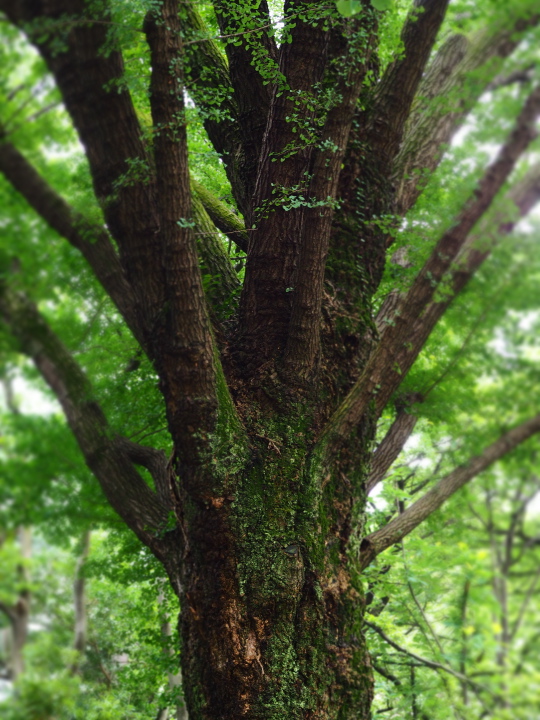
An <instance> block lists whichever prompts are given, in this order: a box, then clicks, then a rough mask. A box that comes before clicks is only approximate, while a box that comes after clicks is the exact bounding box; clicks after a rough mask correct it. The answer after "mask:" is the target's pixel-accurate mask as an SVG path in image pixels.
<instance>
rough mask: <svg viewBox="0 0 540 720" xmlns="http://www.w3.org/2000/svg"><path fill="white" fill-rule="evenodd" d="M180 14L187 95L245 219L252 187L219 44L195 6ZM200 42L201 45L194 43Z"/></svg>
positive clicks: (184, 7)
mask: <svg viewBox="0 0 540 720" xmlns="http://www.w3.org/2000/svg"><path fill="white" fill-rule="evenodd" d="M180 12H181V15H180V17H181V21H182V29H183V31H184V37H185V52H186V58H187V60H188V65H189V70H188V77H187V80H188V92H189V94H190V96H191V97H193V100H194V101H195V104H196V106H197V108H198V110H199V112H200V115H201V119H202V121H203V125H204V128H205V130H206V132H207V133H208V137H209V139H210V142H211V143H212V145H213V147H214V149H215V151H216V152H217V153H218V154H219V155H220V156H221V157H222V158H223V162H224V164H225V171H226V173H227V178H228V179H229V182H230V183H231V189H232V194H233V196H234V198H235V200H236V202H237V204H238V207H239V208H240V211H241V212H242V214H244V215H246V213H247V212H248V208H249V203H250V200H251V193H252V190H253V186H250V187H246V185H245V171H244V163H245V154H244V151H243V141H244V139H243V137H242V133H241V131H240V127H239V125H238V122H237V118H238V115H239V109H238V104H237V100H236V98H235V97H234V90H233V87H232V84H231V78H230V75H229V67H228V64H227V60H226V58H225V56H224V54H223V52H222V51H221V48H220V47H219V46H218V44H217V43H216V42H215V41H214V40H212V39H211V38H210V37H209V32H208V29H207V28H206V26H205V24H204V22H203V20H202V18H201V17H200V15H199V13H198V11H197V9H196V7H195V5H194V4H193V3H191V2H188V3H184V4H183V5H182V8H181V11H180ZM201 39H204V42H197V40H201Z"/></svg>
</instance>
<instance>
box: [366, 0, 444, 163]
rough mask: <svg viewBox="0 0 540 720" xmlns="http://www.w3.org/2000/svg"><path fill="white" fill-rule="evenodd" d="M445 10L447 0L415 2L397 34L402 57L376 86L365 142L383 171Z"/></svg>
mask: <svg viewBox="0 0 540 720" xmlns="http://www.w3.org/2000/svg"><path fill="white" fill-rule="evenodd" d="M447 7H448V0H415V2H414V3H413V7H412V10H411V13H410V15H409V17H408V18H407V20H406V22H405V25H404V27H403V31H402V33H401V39H402V41H403V53H404V54H403V57H402V58H400V59H399V60H396V61H394V62H393V63H391V65H389V67H388V69H387V70H386V72H385V74H384V76H383V78H382V80H381V82H380V83H379V85H378V87H377V90H376V93H375V99H374V104H373V109H372V110H371V111H370V122H369V129H368V132H367V143H368V145H369V147H370V149H371V151H372V152H373V156H374V157H375V158H376V159H377V161H378V162H380V163H382V165H383V168H390V167H391V163H392V162H393V160H394V158H395V156H396V153H397V152H398V150H399V146H400V144H401V139H402V135H403V131H404V127H405V123H406V121H407V118H408V116H409V112H410V109H411V105H412V102H413V99H414V97H415V94H416V91H417V89H418V85H419V84H420V81H421V79H422V75H423V72H424V69H425V67H426V64H427V62H428V59H429V56H430V53H431V49H432V47H433V44H434V43H435V40H436V38H437V34H438V32H439V29H440V27H441V24H442V21H443V20H444V16H445V15H446V10H447Z"/></svg>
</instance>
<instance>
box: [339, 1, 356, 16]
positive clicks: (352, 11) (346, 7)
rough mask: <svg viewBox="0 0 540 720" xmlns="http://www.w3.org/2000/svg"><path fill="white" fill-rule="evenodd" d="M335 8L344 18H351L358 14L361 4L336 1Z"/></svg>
mask: <svg viewBox="0 0 540 720" xmlns="http://www.w3.org/2000/svg"><path fill="white" fill-rule="evenodd" d="M336 8H337V10H338V12H339V13H341V15H343V16H344V17H352V16H353V15H356V14H357V13H359V12H360V10H361V9H362V3H361V2H360V0H337V2H336Z"/></svg>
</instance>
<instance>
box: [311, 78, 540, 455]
mask: <svg viewBox="0 0 540 720" xmlns="http://www.w3.org/2000/svg"><path fill="white" fill-rule="evenodd" d="M538 113H540V88H536V89H535V90H533V91H532V92H531V94H530V95H529V98H528V99H527V101H526V103H525V106H524V108H523V109H522V111H521V113H520V115H519V117H518V119H517V122H516V126H515V129H514V130H513V132H512V133H511V135H510V137H509V139H508V140H507V142H506V143H505V145H504V146H503V147H502V148H501V150H500V151H499V154H498V156H497V159H496V160H495V161H494V162H493V163H492V165H490V166H489V168H488V169H487V170H486V172H485V174H484V176H483V178H482V179H481V180H480V182H479V184H478V186H477V189H476V190H475V191H474V193H473V195H472V196H471V198H470V199H469V200H468V202H467V203H466V204H465V207H464V209H463V210H462V212H461V213H460V215H459V217H458V218H457V221H456V224H455V225H454V226H453V227H451V228H450V229H449V230H448V231H447V232H446V233H444V235H443V236H442V237H441V239H440V240H439V242H438V243H437V245H436V246H435V249H434V250H433V252H432V254H431V256H430V257H429V259H428V260H427V262H426V263H425V265H424V267H423V268H422V270H421V271H420V273H419V274H418V276H417V277H416V279H415V280H414V282H413V284H412V286H411V288H410V290H409V291H408V292H407V293H406V295H405V296H404V298H403V299H401V300H400V303H399V309H398V311H397V312H396V314H395V323H394V325H388V326H387V327H386V329H385V331H384V332H383V335H382V337H381V340H380V342H379V345H378V346H377V348H376V349H375V351H374V352H373V354H372V355H371V357H370V359H369V361H368V363H367V365H366V367H365V369H364V371H363V373H362V375H361V376H360V378H359V379H358V381H357V382H356V383H355V385H354V386H353V388H352V389H351V391H350V393H349V395H348V397H347V398H346V399H345V400H344V401H343V404H342V406H341V407H340V408H339V409H338V410H337V411H336V413H335V414H334V416H333V417H332V418H331V420H330V421H329V423H328V426H327V428H326V430H325V432H324V433H323V437H322V440H323V442H326V441H327V440H328V439H329V438H330V437H334V439H336V440H337V439H338V438H339V437H340V436H341V437H348V435H349V433H350V432H351V431H352V429H353V428H354V427H355V425H357V424H358V423H359V422H360V420H361V419H362V417H363V415H364V413H365V412H366V410H367V408H368V406H369V405H370V403H371V402H372V400H373V401H374V405H375V414H376V415H377V416H378V415H380V413H381V412H382V410H383V409H384V407H385V405H386V403H387V402H388V400H389V399H390V396H391V395H392V393H393V392H394V390H395V389H396V388H397V386H398V385H399V382H401V380H402V379H403V377H404V375H403V373H404V372H406V370H408V368H401V367H396V361H397V357H398V354H399V353H400V352H401V350H402V347H403V345H404V344H405V343H407V342H408V341H409V335H410V330H411V327H413V325H414V323H415V322H416V320H417V318H418V317H419V316H420V315H421V313H422V312H423V311H424V310H425V309H426V308H427V307H428V305H429V304H430V303H431V301H432V299H433V296H434V294H435V291H436V289H437V287H438V285H439V283H440V282H441V280H442V279H443V277H444V275H445V274H446V273H447V272H448V270H449V269H450V268H451V266H452V264H453V262H454V261H455V260H456V258H457V257H458V254H459V252H460V251H461V249H462V248H463V245H464V243H465V241H466V240H467V237H468V235H469V233H470V231H471V230H472V228H473V226H474V225H475V223H476V222H477V221H478V220H479V219H480V218H481V217H482V215H483V214H484V213H485V212H486V210H487V209H488V207H489V206H490V204H491V202H492V200H493V198H494V197H495V195H496V194H497V192H498V191H499V190H500V188H501V186H502V185H503V183H504V182H505V181H506V179H507V178H508V176H509V175H510V173H511V171H512V170H513V168H514V166H515V163H516V161H517V160H518V158H519V157H520V155H521V154H522V153H523V151H524V150H525V149H526V147H527V146H528V145H529V143H530V142H531V140H532V139H533V138H534V137H535V136H536V132H535V129H534V125H535V121H536V117H537V115H538ZM398 379H399V382H397V380H398Z"/></svg>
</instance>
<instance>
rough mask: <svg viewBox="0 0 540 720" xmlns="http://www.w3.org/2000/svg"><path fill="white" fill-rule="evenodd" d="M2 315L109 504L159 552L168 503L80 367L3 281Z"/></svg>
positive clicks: (29, 304) (24, 299)
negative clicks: (144, 476)
mask: <svg viewBox="0 0 540 720" xmlns="http://www.w3.org/2000/svg"><path fill="white" fill-rule="evenodd" d="M0 315H1V317H2V320H3V321H4V322H5V323H6V324H7V325H8V327H9V328H10V330H11V332H12V334H13V335H14V336H15V337H16V338H17V340H18V341H19V343H20V347H21V351H22V352H23V353H25V354H26V355H28V356H29V357H31V358H32V360H33V361H34V363H35V365H36V367H37V369H38V370H39V372H40V373H41V375H42V377H43V379H44V380H45V381H46V382H47V384H48V385H49V387H50V388H51V389H52V390H53V392H54V394H55V395H56V397H57V398H58V401H59V402H60V404H61V406H62V409H63V410H64V413H65V415H66V419H67V421H68V424H69V426H70V428H71V430H72V432H73V434H74V436H75V439H76V440H77V443H78V444H79V447H80V449H81V451H82V453H83V456H84V458H85V461H86V464H87V465H88V467H89V468H90V470H91V471H92V472H93V473H94V475H95V476H96V478H97V479H98V481H99V483H100V485H101V487H102V489H103V492H104V493H105V495H106V497H107V499H108V501H109V502H110V504H111V505H112V506H113V508H114V509H115V510H116V512H117V513H118V514H119V515H120V517H122V519H123V520H124V521H125V522H126V523H127V525H128V526H129V527H130V528H131V529H132V530H133V531H134V532H135V533H136V534H137V535H138V536H139V538H140V539H141V540H142V541H143V542H144V543H145V544H146V545H148V546H149V547H150V548H151V549H152V550H154V551H155V552H159V548H158V541H157V539H156V537H155V533H156V532H157V531H159V530H160V529H162V528H163V526H164V525H165V523H166V521H167V516H168V507H167V505H165V504H164V502H163V501H162V499H160V498H159V497H158V495H157V494H156V493H154V492H153V491H152V490H151V489H150V488H149V487H148V486H147V485H146V483H145V482H144V480H143V479H142V477H141V476H140V475H139V473H138V472H137V471H136V470H135V468H134V466H133V464H132V461H131V458H130V457H129V454H128V453H127V452H126V451H125V449H123V441H119V440H118V438H117V437H115V435H114V433H113V432H112V430H111V428H110V427H109V425H108V423H107V420H106V418H105V416H104V414H103V412H102V410H101V408H100V406H99V404H98V403H97V402H96V400H95V399H94V397H93V391H92V388H91V386H90V383H89V381H88V379H87V378H86V376H85V375H84V373H83V371H82V370H81V368H80V367H79V366H78V364H77V363H76V362H75V360H74V359H73V357H72V356H71V355H70V353H69V352H68V351H67V349H66V348H65V347H64V345H63V344H62V342H61V341H60V340H59V338H58V337H57V336H56V335H55V334H54V332H53V331H52V330H51V328H50V327H49V326H48V324H47V322H46V321H45V319H44V318H43V317H42V316H41V315H40V313H39V312H38V310H37V308H36V307H35V305H34V304H33V303H32V302H31V301H30V300H29V299H28V298H27V297H26V296H25V295H23V294H22V293H17V292H15V291H14V290H12V289H10V288H9V287H8V286H5V285H4V286H3V287H2V288H1V292H0Z"/></svg>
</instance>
